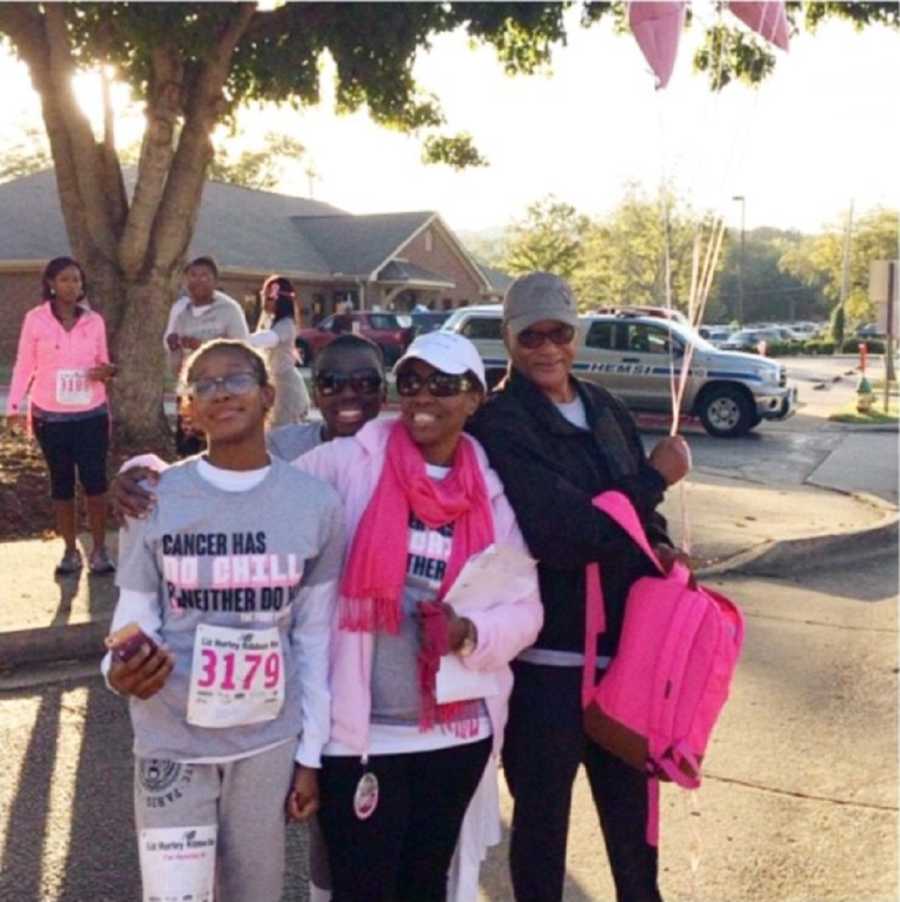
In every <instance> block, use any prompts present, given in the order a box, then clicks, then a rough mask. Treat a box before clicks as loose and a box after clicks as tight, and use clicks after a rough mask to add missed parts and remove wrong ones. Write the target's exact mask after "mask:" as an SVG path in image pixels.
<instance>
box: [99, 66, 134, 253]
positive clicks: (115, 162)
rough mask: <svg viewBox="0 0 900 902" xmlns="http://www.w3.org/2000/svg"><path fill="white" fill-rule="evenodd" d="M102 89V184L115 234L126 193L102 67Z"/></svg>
mask: <svg viewBox="0 0 900 902" xmlns="http://www.w3.org/2000/svg"><path fill="white" fill-rule="evenodd" d="M101 78H102V82H101V87H102V91H103V150H102V154H103V184H104V186H105V188H106V203H107V208H108V210H109V215H110V218H111V221H112V225H113V229H114V231H115V233H116V234H117V235H119V234H121V232H122V229H123V227H124V225H125V221H126V219H127V217H128V195H127V194H126V193H125V182H124V181H123V179H122V167H121V166H120V165H119V156H118V154H117V153H116V134H115V120H114V114H113V108H112V94H111V91H110V78H109V73H108V71H107V69H106V68H105V67H104V68H103V71H102V73H101Z"/></svg>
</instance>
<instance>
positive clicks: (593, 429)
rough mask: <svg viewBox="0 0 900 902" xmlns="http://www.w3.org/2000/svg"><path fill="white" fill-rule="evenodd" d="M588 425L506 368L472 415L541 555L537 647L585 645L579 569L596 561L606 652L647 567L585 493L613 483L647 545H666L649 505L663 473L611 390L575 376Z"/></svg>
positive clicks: (473, 427) (659, 493) (661, 523)
mask: <svg viewBox="0 0 900 902" xmlns="http://www.w3.org/2000/svg"><path fill="white" fill-rule="evenodd" d="M573 383H574V385H575V387H576V389H577V391H578V394H579V396H580V397H581V400H582V401H583V402H584V406H585V411H586V413H587V420H588V425H589V426H590V431H589V432H586V431H585V430H583V429H578V428H576V427H575V426H573V425H572V424H571V423H569V421H568V420H566V419H565V417H564V416H563V415H562V414H561V413H560V412H559V410H557V408H556V406H555V405H554V404H553V403H552V402H551V401H550V400H549V399H548V398H547V397H546V396H545V395H544V394H543V393H542V392H541V391H540V390H539V389H538V388H537V387H536V386H535V385H534V384H533V383H531V382H530V381H529V380H528V379H526V378H525V377H524V376H522V375H520V374H519V373H517V372H516V371H515V370H512V371H511V375H510V376H509V377H508V378H507V380H506V381H505V382H504V383H503V385H502V386H501V387H500V389H499V390H498V391H497V392H496V393H494V394H493V395H492V396H491V397H490V398H488V400H487V401H486V402H485V404H484V405H483V406H482V408H481V410H479V411H478V413H477V414H476V415H475V417H473V418H472V420H470V422H469V426H468V430H469V431H470V432H471V434H472V435H473V436H475V438H477V439H478V440H479V441H480V442H481V443H482V445H484V448H485V450H486V451H487V454H488V457H489V459H490V462H491V465H492V466H493V467H494V469H495V470H496V471H497V473H498V474H499V475H500V478H501V479H502V480H503V485H504V487H505V489H506V496H507V498H508V499H509V502H510V504H511V505H512V508H513V510H514V511H515V513H516V518H517V519H518V521H519V527H520V529H521V530H522V534H523V535H524V537H525V541H526V542H527V543H528V547H529V548H530V550H531V553H532V555H534V557H535V558H536V559H537V561H538V577H539V581H540V589H541V601H542V603H543V605H544V626H543V629H542V630H541V632H540V635H539V636H538V638H537V641H536V642H535V646H536V647H538V648H548V649H556V650H563V651H577V652H583V651H584V614H585V612H584V596H585V580H584V572H585V567H586V565H587V564H588V563H590V562H591V561H597V562H599V564H600V567H601V578H602V583H603V595H604V599H605V602H606V624H607V630H606V633H605V635H604V636H603V637H602V638H601V640H600V643H599V645H598V652H599V653H600V654H613V653H614V651H615V648H616V645H617V644H618V639H619V633H620V632H621V626H622V615H623V611H624V605H625V598H626V595H627V593H628V589H629V588H630V586H631V584H632V583H633V582H634V581H635V580H636V579H637V578H638V577H640V576H644V575H648V574H651V573H653V572H654V569H653V565H652V564H651V563H650V562H649V561H648V560H647V558H646V557H645V556H644V555H643V553H642V552H641V551H640V550H639V549H638V547H637V546H636V545H635V544H634V543H633V542H632V541H631V539H629V538H628V536H627V535H626V534H625V533H624V532H623V531H622V530H621V529H620V528H619V527H618V526H617V525H616V524H615V523H614V522H613V521H612V520H611V519H610V518H609V517H607V515H606V514H604V513H602V512H601V511H599V510H597V509H596V508H595V507H594V506H593V504H592V503H591V499H592V498H593V497H594V496H595V495H597V494H598V493H600V492H603V491H605V490H607V489H618V490H619V491H622V492H624V493H625V494H626V495H628V497H629V498H630V499H631V501H632V503H633V504H634V505H635V508H636V509H637V511H638V514H639V515H640V517H641V521H642V522H643V524H644V527H645V529H646V530H647V533H648V536H649V538H650V542H651V544H656V543H659V542H665V543H667V544H668V543H669V539H668V537H667V536H666V531H665V530H666V523H665V520H664V519H663V517H662V516H661V515H660V514H658V513H656V507H657V506H658V505H659V503H660V502H661V501H662V498H663V493H664V491H665V481H664V480H663V478H662V476H661V475H660V474H659V473H658V472H657V471H656V470H655V469H654V468H653V467H651V466H650V464H649V463H648V462H647V459H646V456H645V454H644V450H643V446H642V445H641V441H640V438H639V437H638V434H637V429H636V427H635V424H634V420H633V419H632V417H631V415H630V414H629V413H628V411H627V410H626V409H625V408H624V407H623V405H622V404H621V403H620V402H619V401H617V400H616V399H615V398H613V396H612V395H610V394H609V392H607V391H605V390H604V389H602V388H600V387H599V386H597V385H594V384H593V383H586V382H580V381H578V380H577V379H573Z"/></svg>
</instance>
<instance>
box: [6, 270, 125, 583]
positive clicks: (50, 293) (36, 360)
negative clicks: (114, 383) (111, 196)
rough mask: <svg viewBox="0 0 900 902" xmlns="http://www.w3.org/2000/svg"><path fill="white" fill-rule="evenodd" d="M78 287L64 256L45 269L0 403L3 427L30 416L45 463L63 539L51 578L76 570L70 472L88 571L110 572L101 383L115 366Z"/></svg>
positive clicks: (78, 273) (19, 425) (78, 274)
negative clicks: (86, 542) (84, 524)
mask: <svg viewBox="0 0 900 902" xmlns="http://www.w3.org/2000/svg"><path fill="white" fill-rule="evenodd" d="M84 286H85V278H84V270H83V269H82V268H81V264H79V263H78V262H77V261H76V260H73V259H72V258H71V257H56V258H55V259H53V260H51V261H50V262H49V263H48V264H47V266H46V268H45V269H44V273H43V277H42V289H43V298H44V303H42V304H41V305H40V306H38V307H34V308H32V309H31V310H29V311H28V313H27V314H26V316H25V321H24V323H23V324H22V332H21V333H20V335H19V349H18V352H17V354H16V363H15V367H14V368H13V376H12V384H11V386H10V391H9V399H8V402H7V417H8V419H9V422H10V425H11V427H12V428H13V429H14V430H15V429H19V430H22V431H24V430H25V429H26V424H27V423H28V421H29V418H30V422H31V426H32V428H33V431H34V435H35V437H36V438H37V440H38V443H39V444H40V446H41V451H42V452H43V454H44V459H45V460H46V461H47V468H48V470H49V471H50V494H51V497H52V498H53V509H54V513H55V516H56V529H57V532H58V533H59V534H60V535H61V536H62V538H63V540H64V541H65V551H64V553H63V557H62V560H61V561H60V563H59V565H58V566H57V568H56V572H57V573H59V574H68V573H76V572H77V571H78V570H80V569H81V567H82V561H81V554H80V552H79V551H78V548H77V547H76V544H75V536H76V531H77V529H76V513H75V474H76V469H77V473H78V479H79V481H80V482H81V485H82V487H83V488H84V493H85V496H86V498H87V512H88V522H89V523H90V528H91V536H92V539H93V550H92V552H91V557H90V569H91V572H92V573H111V572H112V571H113V570H114V569H115V567H114V565H113V563H112V561H111V560H110V557H109V554H108V552H107V550H106V455H107V452H108V450H109V409H108V407H107V398H106V383H107V382H108V381H109V380H110V379H111V378H112V377H113V375H115V372H116V368H115V366H113V364H111V363H110V362H109V354H108V352H107V349H106V327H105V325H104V323H103V319H102V318H101V317H100V315H99V314H97V313H94V312H93V311H92V310H91V309H90V308H89V307H88V306H87V303H86V301H85V294H84ZM26 394H29V401H28V404H27V406H26V402H25V396H26Z"/></svg>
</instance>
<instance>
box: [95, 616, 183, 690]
mask: <svg viewBox="0 0 900 902" xmlns="http://www.w3.org/2000/svg"><path fill="white" fill-rule="evenodd" d="M105 642H106V647H107V648H108V649H109V651H110V653H111V654H112V664H111V666H110V668H109V674H108V677H107V678H108V680H109V685H110V686H112V688H113V689H115V690H116V692H118V693H120V694H121V695H134V696H136V697H137V698H140V699H144V700H146V699H148V698H151V697H152V696H154V695H156V693H157V692H159V690H160V689H162V687H163V686H164V685H165V684H166V680H167V679H168V678H169V674H170V673H171V672H172V669H173V668H174V666H175V659H174V658H173V657H172V655H171V654H170V653H169V652H168V651H167V650H166V649H165V648H160V647H159V645H158V644H157V643H156V642H155V641H154V640H153V639H152V638H150V636H148V635H147V634H146V633H145V632H144V631H143V630H142V629H141V628H140V627H139V626H138V625H137V624H136V623H128V624H126V625H125V626H123V627H122V628H121V629H119V630H116V631H115V632H114V633H111V634H110V635H109V636H107V637H106V640H105Z"/></svg>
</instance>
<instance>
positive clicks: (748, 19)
mask: <svg viewBox="0 0 900 902" xmlns="http://www.w3.org/2000/svg"><path fill="white" fill-rule="evenodd" d="M728 8H729V9H730V10H731V11H732V12H733V13H734V14H735V15H736V16H737V17H738V18H739V19H740V20H741V21H742V22H743V23H744V24H745V25H747V26H748V27H749V28H752V29H753V30H754V31H755V32H757V33H759V34H761V35H762V36H763V37H764V38H765V39H766V40H767V41H771V42H772V43H773V44H774V45H775V46H776V47H780V48H781V49H782V50H785V51H786V50H788V49H789V48H788V43H789V42H788V21H787V15H786V14H785V11H784V3H781V2H768V3H738V2H732V3H729V4H728Z"/></svg>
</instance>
